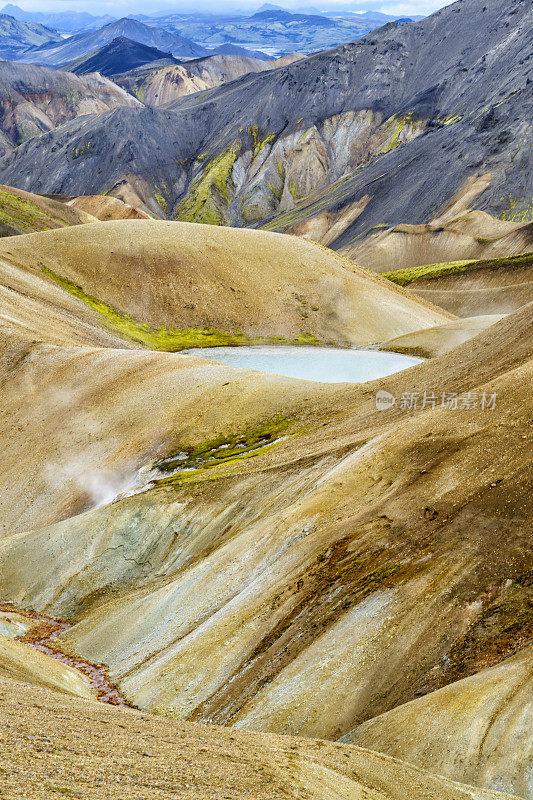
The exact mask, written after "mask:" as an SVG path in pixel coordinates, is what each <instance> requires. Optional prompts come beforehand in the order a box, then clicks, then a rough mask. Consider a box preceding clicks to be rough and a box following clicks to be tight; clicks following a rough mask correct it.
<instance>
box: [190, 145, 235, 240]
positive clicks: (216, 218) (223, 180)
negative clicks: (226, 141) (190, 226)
mask: <svg viewBox="0 0 533 800" xmlns="http://www.w3.org/2000/svg"><path fill="white" fill-rule="evenodd" d="M239 151H240V143H239V144H238V145H237V146H235V147H233V148H230V149H229V150H226V151H225V152H223V153H221V154H220V155H219V156H217V157H216V158H214V159H213V160H212V161H210V162H209V163H208V164H207V166H206V167H205V169H204V171H203V172H202V174H201V175H200V176H199V177H198V178H197V179H196V180H195V181H194V182H193V183H192V186H191V187H190V189H189V192H188V194H187V196H186V198H185V199H184V200H183V201H182V202H181V203H180V205H179V206H178V208H177V209H176V213H175V218H176V219H177V220H180V221H182V222H202V223H204V224H205V225H225V224H227V218H226V210H227V207H228V204H229V201H230V191H233V189H234V186H233V181H232V179H231V171H232V169H233V165H234V163H235V161H236V159H237V156H238V154H239Z"/></svg>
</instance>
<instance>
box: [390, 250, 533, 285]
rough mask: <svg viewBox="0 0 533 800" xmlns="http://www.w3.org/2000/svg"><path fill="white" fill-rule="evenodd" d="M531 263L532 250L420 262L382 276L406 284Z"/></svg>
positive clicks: (532, 260) (518, 266) (524, 265)
mask: <svg viewBox="0 0 533 800" xmlns="http://www.w3.org/2000/svg"><path fill="white" fill-rule="evenodd" d="M532 264H533V252H531V253H522V254H521V255H518V256H509V257H508V258H491V259H485V260H480V261H475V260H472V259H471V260H467V261H450V262H448V263H442V264H422V265H421V266H419V267H409V268H408V269H397V270H394V271H393V272H383V273H382V277H383V278H388V279H389V280H390V281H392V282H393V283H396V284H397V285H398V286H408V285H409V284H410V283H414V282H415V281H418V280H422V279H425V280H434V279H436V278H443V277H445V276H447V275H461V274H463V273H466V272H474V271H475V270H480V269H490V270H495V269H520V267H529V266H531V265H532Z"/></svg>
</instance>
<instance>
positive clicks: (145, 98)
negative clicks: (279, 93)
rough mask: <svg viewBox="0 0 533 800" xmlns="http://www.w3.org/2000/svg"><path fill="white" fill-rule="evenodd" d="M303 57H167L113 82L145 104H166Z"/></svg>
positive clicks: (131, 71)
mask: <svg viewBox="0 0 533 800" xmlns="http://www.w3.org/2000/svg"><path fill="white" fill-rule="evenodd" d="M299 58H300V57H299V56H295V55H292V56H285V57H284V58H281V59H276V60H269V61H260V60H259V59H257V58H246V57H243V56H240V55H220V54H219V55H213V56H207V57H206V58H197V59H191V60H190V61H187V62H185V63H183V64H172V63H171V61H170V59H167V61H166V63H162V62H157V63H156V64H153V63H152V64H146V65H145V66H143V67H137V68H136V69H133V70H130V71H129V72H123V73H121V74H120V75H113V81H114V82H115V83H116V84H117V85H118V86H121V87H122V88H123V89H126V91H128V92H130V94H132V95H133V96H134V97H137V98H138V99H139V100H141V101H142V102H143V103H144V104H145V105H148V106H164V105H166V104H167V103H170V102H172V101H173V100H176V99H177V98H178V97H183V96H184V95H187V94H191V93H194V92H202V91H204V90H205V89H212V88H213V87H214V86H220V85H221V84H223V83H226V82H228V81H233V80H236V79H237V78H240V77H241V76H242V75H247V74H248V73H252V72H262V71H263V70H267V69H277V67H280V66H284V65H285V64H289V63H291V62H292V61H298V60H299ZM280 62H281V63H280Z"/></svg>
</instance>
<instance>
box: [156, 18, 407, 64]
mask: <svg viewBox="0 0 533 800" xmlns="http://www.w3.org/2000/svg"><path fill="white" fill-rule="evenodd" d="M391 19H392V18H391ZM157 22H158V24H159V25H162V26H164V27H165V28H166V29H167V30H172V31H175V32H176V33H180V34H181V35H183V36H187V37H188V38H190V39H193V40H194V41H195V42H198V43H200V44H202V45H205V47H209V48H212V47H215V46H216V45H219V44H226V43H232V44H235V45H238V46H240V47H245V48H247V49H251V48H253V49H258V50H261V51H265V52H268V53H269V54H270V55H273V56H280V55H283V54H285V53H293V52H299V53H304V54H306V53H314V52H316V51H317V50H324V49H327V48H331V47H335V46H337V45H339V44H342V43H344V42H350V41H353V40H354V39H357V38H359V37H361V36H364V35H365V34H367V33H368V32H369V31H371V30H372V29H373V28H376V27H377V26H379V25H382V24H383V21H382V20H381V19H379V20H378V19H369V18H367V17H365V16H363V15H359V14H352V15H350V14H344V13H336V14H334V15H332V14H329V15H325V14H321V13H319V14H307V13H297V12H294V13H293V12H289V11H286V10H285V9H276V8H274V9H268V8H267V9H266V10H263V11H259V12H257V13H255V14H252V15H251V16H248V15H245V14H243V13H242V12H240V13H238V14H237V13H235V14H229V15H203V14H199V13H197V14H168V15H166V16H164V17H161V18H159V19H158V20H157Z"/></svg>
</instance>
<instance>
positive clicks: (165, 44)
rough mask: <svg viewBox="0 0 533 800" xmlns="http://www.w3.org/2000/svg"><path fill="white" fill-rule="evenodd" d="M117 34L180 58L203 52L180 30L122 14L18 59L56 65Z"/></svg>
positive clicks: (86, 51) (115, 36) (100, 44)
mask: <svg viewBox="0 0 533 800" xmlns="http://www.w3.org/2000/svg"><path fill="white" fill-rule="evenodd" d="M117 37H124V38H126V39H130V40H132V41H134V42H139V43H140V44H144V45H146V46H147V47H154V48H156V49H158V50H162V51H163V52H165V53H168V52H170V53H172V55H173V56H180V57H182V58H193V57H195V56H202V55H204V54H205V52H206V51H205V50H204V48H203V47H200V46H199V45H197V44H195V43H194V42H192V41H190V40H189V39H186V38H184V37H183V36H180V35H179V34H175V33H169V32H168V31H166V30H164V29H163V28H157V27H149V26H148V25H144V23H142V22H138V21H137V20H134V19H127V18H123V19H119V20H117V21H116V22H110V23H109V24H108V25H104V27H103V28H101V29H100V30H98V31H96V32H94V33H93V32H87V33H80V34H77V35H75V36H71V37H70V38H69V39H67V40H66V41H65V40H61V41H62V44H60V45H58V46H54V47H44V48H43V47H42V48H39V49H34V50H31V51H29V52H27V53H25V54H24V56H23V57H22V58H21V59H20V60H21V61H24V62H25V63H30V64H32V63H35V64H40V65H45V66H50V67H57V66H61V65H64V64H67V63H70V62H71V61H74V60H77V59H79V58H82V57H83V56H86V55H88V54H90V53H93V52H94V51H96V50H100V49H101V48H102V47H105V46H106V45H108V44H110V43H111V42H112V41H113V40H114V39H116V38H117Z"/></svg>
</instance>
